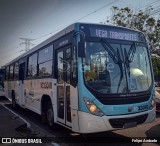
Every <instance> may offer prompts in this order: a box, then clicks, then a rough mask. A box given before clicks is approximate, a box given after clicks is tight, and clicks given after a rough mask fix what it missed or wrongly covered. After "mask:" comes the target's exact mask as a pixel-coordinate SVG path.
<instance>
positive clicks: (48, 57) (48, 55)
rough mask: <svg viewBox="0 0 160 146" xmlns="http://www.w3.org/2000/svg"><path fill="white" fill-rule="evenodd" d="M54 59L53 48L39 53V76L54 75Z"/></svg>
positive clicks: (50, 47)
mask: <svg viewBox="0 0 160 146" xmlns="http://www.w3.org/2000/svg"><path fill="white" fill-rule="evenodd" d="M52 59H53V46H49V47H47V48H45V49H43V50H41V51H39V58H38V66H39V69H38V75H39V76H51V75H52Z"/></svg>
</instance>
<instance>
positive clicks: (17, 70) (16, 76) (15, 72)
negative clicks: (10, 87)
mask: <svg viewBox="0 0 160 146" xmlns="http://www.w3.org/2000/svg"><path fill="white" fill-rule="evenodd" d="M18 72H19V64H18V62H16V63H15V65H14V79H18Z"/></svg>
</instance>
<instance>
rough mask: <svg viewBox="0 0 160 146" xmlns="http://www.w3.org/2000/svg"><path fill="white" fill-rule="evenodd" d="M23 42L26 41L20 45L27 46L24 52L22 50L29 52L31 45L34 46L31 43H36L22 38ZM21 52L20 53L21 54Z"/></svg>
mask: <svg viewBox="0 0 160 146" xmlns="http://www.w3.org/2000/svg"><path fill="white" fill-rule="evenodd" d="M20 39H21V40H24V42H23V43H20V45H22V44H24V45H25V49H24V50H21V51H26V52H27V51H29V49H30V47H31V45H32V46H33V45H34V44H33V43H31V41H34V40H35V39H30V38H20ZM21 51H20V52H21Z"/></svg>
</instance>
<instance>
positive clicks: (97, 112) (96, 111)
mask: <svg viewBox="0 0 160 146" xmlns="http://www.w3.org/2000/svg"><path fill="white" fill-rule="evenodd" d="M84 101H85V103H86V105H87V108H88V109H89V111H90V112H91V114H93V115H96V116H103V115H104V114H103V112H102V111H101V110H100V109H99V108H98V107H97V106H96V105H95V104H94V103H93V102H92V101H90V100H88V99H86V98H84Z"/></svg>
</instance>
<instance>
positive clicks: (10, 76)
mask: <svg viewBox="0 0 160 146" xmlns="http://www.w3.org/2000/svg"><path fill="white" fill-rule="evenodd" d="M9 79H13V65H11V66H10V71H9Z"/></svg>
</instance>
